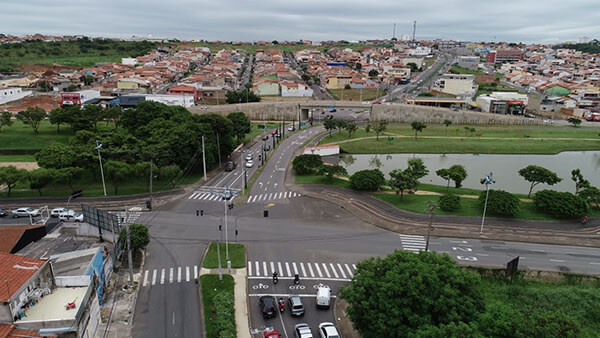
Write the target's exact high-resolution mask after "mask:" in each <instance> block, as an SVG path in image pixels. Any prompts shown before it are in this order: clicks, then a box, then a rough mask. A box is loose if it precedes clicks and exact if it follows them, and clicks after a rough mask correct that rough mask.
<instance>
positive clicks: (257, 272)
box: [255, 262, 260, 276]
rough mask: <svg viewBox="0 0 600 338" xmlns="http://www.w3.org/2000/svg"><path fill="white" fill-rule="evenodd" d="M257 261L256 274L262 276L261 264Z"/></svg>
mask: <svg viewBox="0 0 600 338" xmlns="http://www.w3.org/2000/svg"><path fill="white" fill-rule="evenodd" d="M255 263H256V275H257V276H260V265H259V264H258V262H255Z"/></svg>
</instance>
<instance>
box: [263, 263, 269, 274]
mask: <svg viewBox="0 0 600 338" xmlns="http://www.w3.org/2000/svg"><path fill="white" fill-rule="evenodd" d="M263 271H264V273H265V276H268V275H269V270H267V262H264V261H263Z"/></svg>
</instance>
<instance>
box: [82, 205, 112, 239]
mask: <svg viewBox="0 0 600 338" xmlns="http://www.w3.org/2000/svg"><path fill="white" fill-rule="evenodd" d="M81 208H82V209H83V219H84V220H85V221H86V222H87V223H89V224H91V225H93V226H96V227H98V228H100V229H103V230H106V231H110V232H114V233H115V234H118V233H119V231H120V230H121V228H120V226H119V217H118V216H117V215H114V214H110V213H109V212H108V211H104V210H100V209H98V208H96V207H94V206H91V205H82V206H81Z"/></svg>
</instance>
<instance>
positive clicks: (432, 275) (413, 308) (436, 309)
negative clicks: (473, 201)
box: [341, 250, 484, 338]
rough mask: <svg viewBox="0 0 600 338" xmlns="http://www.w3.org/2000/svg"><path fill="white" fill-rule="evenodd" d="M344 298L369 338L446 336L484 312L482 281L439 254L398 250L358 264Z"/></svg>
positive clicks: (360, 327)
mask: <svg viewBox="0 0 600 338" xmlns="http://www.w3.org/2000/svg"><path fill="white" fill-rule="evenodd" d="M341 297H342V298H343V299H345V300H346V301H347V302H348V304H349V306H348V308H347V309H346V312H347V313H348V315H349V316H350V319H351V320H352V323H353V324H354V327H355V328H356V329H357V330H358V332H359V334H360V336H361V337H365V338H372V337H373V338H375V337H423V336H429V335H430V334H431V330H432V327H435V328H438V329H440V330H444V332H445V331H446V330H448V329H449V328H448V326H463V325H464V324H461V323H470V322H473V321H475V320H476V319H477V318H478V316H479V314H480V312H481V311H483V310H484V302H483V296H482V292H481V281H480V277H479V276H478V275H477V274H475V273H473V272H469V271H467V270H463V269H462V268H461V267H459V266H458V264H457V263H456V261H455V260H454V259H452V258H451V257H450V256H448V255H446V254H444V255H439V254H437V253H435V252H420V253H419V254H414V253H412V252H408V251H402V250H396V251H395V252H394V253H392V254H390V255H388V256H387V257H385V258H380V257H377V258H370V259H368V260H365V261H362V262H359V263H358V264H357V269H356V272H355V273H354V277H353V278H352V282H351V283H350V285H348V286H346V287H342V289H341ZM435 336H436V337H440V336H437V335H435ZM441 336H446V335H445V334H442V335H441Z"/></svg>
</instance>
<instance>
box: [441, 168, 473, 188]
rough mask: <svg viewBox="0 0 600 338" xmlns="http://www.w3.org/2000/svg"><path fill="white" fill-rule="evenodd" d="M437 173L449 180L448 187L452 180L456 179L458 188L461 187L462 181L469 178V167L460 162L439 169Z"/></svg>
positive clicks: (455, 183) (455, 184) (455, 182)
mask: <svg viewBox="0 0 600 338" xmlns="http://www.w3.org/2000/svg"><path fill="white" fill-rule="evenodd" d="M435 173H436V174H437V175H438V176H439V177H441V178H443V179H445V180H446V181H447V184H446V189H447V188H448V187H450V180H452V181H454V186H455V187H456V188H460V187H461V186H462V182H463V181H464V180H465V179H466V178H467V169H465V167H464V166H462V165H460V164H455V165H453V166H451V167H450V168H447V169H444V168H443V169H439V170H437V171H436V172H435Z"/></svg>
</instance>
